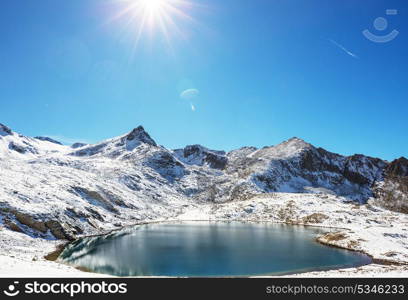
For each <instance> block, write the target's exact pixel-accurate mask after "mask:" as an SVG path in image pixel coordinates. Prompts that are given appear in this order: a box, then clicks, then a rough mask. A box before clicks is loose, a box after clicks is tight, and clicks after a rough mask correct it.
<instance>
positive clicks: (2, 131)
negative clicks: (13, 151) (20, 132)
mask: <svg viewBox="0 0 408 300" xmlns="http://www.w3.org/2000/svg"><path fill="white" fill-rule="evenodd" d="M11 134H13V132H12V131H11V129H10V128H8V127H7V126H6V125H3V124H1V123H0V136H6V135H11Z"/></svg>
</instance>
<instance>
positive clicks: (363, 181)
mask: <svg viewBox="0 0 408 300" xmlns="http://www.w3.org/2000/svg"><path fill="white" fill-rule="evenodd" d="M407 178H408V161H407V160H406V159H405V158H401V159H399V160H396V161H394V162H391V163H389V162H387V161H384V160H381V159H378V158H372V157H367V156H364V155H353V156H341V155H338V154H335V153H331V152H328V151H326V150H324V149H322V148H316V147H314V146H313V145H311V144H308V143H306V142H305V141H303V140H301V139H299V138H292V139H290V140H288V141H285V142H283V143H281V144H279V145H276V146H271V147H264V148H262V149H257V148H254V147H244V148H240V149H237V150H233V151H231V152H228V153H226V152H224V151H216V150H210V149H208V148H206V147H203V146H201V145H191V146H187V147H185V148H183V149H177V150H170V149H166V148H164V147H162V146H159V145H158V144H157V143H156V142H155V141H154V140H153V139H152V138H151V137H150V135H149V134H148V133H147V132H146V131H145V130H144V128H143V127H142V126H139V127H137V128H135V129H134V130H132V131H131V132H129V133H127V134H125V135H122V136H119V137H115V138H112V139H109V140H105V141H102V142H100V143H97V144H93V145H86V144H81V143H77V144H75V145H72V146H65V145H62V144H60V143H59V142H57V141H55V140H52V139H50V138H47V137H37V138H30V137H26V136H23V135H20V134H18V133H15V132H13V131H12V130H11V129H10V128H8V127H7V126H5V125H2V124H0V223H2V224H3V225H4V226H7V227H8V228H10V229H13V230H16V231H22V232H25V233H28V234H30V235H33V236H40V237H46V238H53V237H56V238H65V239H72V238H73V237H74V236H75V235H78V234H82V233H92V232H98V231H100V230H102V229H104V230H106V229H112V228H115V227H120V226H122V225H125V224H130V223H132V222H136V221H140V220H149V219H157V218H166V217H172V216H176V215H178V214H180V212H182V211H183V209H184V208H186V207H190V206H197V205H200V204H203V203H214V202H215V203H218V202H227V201H239V200H245V199H249V198H251V197H253V196H255V195H258V194H263V193H272V192H289V193H291V192H297V193H330V194H336V195H339V196H343V197H345V198H344V199H348V201H357V202H361V203H363V202H366V201H367V200H368V199H370V198H373V201H377V202H378V203H380V204H381V205H383V206H384V207H387V208H390V209H394V210H400V211H405V212H406V211H408V210H407V208H408V205H407V202H408V199H407V197H408V196H407V195H408V188H407V187H408V183H407Z"/></svg>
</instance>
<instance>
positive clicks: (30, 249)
mask: <svg viewBox="0 0 408 300" xmlns="http://www.w3.org/2000/svg"><path fill="white" fill-rule="evenodd" d="M187 220H194V221H244V222H273V223H286V224H293V225H305V226H316V227H324V228H327V229H330V230H329V231H330V232H329V233H328V234H326V235H323V236H320V237H319V238H318V240H319V242H321V243H324V244H327V245H331V246H336V247H341V248H345V249H349V250H353V251H360V252H363V253H365V254H367V255H369V256H371V257H372V258H373V259H374V263H373V264H370V265H365V266H361V267H358V268H348V269H338V270H330V271H319V272H307V273H300V274H294V275H288V276H285V277H294V276H295V277H408V238H407V237H408V232H407V228H408V226H407V225H408V216H407V215H404V214H400V213H394V212H390V211H388V210H384V209H381V208H378V207H373V206H371V205H369V204H368V205H355V204H354V203H347V201H345V200H344V199H340V198H339V197H336V196H333V195H315V194H293V193H290V194H286V193H279V194H278V193H276V194H263V195H258V196H256V197H253V198H251V199H248V200H243V201H237V202H229V203H224V204H201V205H192V206H189V207H185V208H184V209H183V211H181V212H180V213H179V214H178V215H177V216H175V217H174V218H166V219H160V220H152V222H163V221H187ZM128 225H129V226H131V225H132V224H131V223H129V224H128ZM109 231H110V230H106V231H103V232H101V234H105V233H107V232H109ZM0 240H1V245H0V276H1V277H10V276H12V277H29V276H32V277H109V276H107V275H103V274H95V273H88V272H83V271H81V270H78V269H76V268H74V267H71V266H67V265H65V264H61V263H58V262H54V261H49V260H47V259H45V258H44V257H45V256H46V255H47V254H49V253H50V252H52V251H54V250H55V249H56V247H57V246H58V245H59V244H61V243H62V242H61V241H50V240H44V239H39V238H33V237H30V236H28V235H26V234H23V233H18V232H13V231H10V230H8V229H6V228H1V229H0ZM376 262H381V264H378V263H376ZM263 277H264V276H263ZM272 277H273V276H272Z"/></svg>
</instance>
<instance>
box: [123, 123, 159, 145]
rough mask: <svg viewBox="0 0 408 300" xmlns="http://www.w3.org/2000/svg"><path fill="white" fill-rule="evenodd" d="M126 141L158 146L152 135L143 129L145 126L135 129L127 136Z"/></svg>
mask: <svg viewBox="0 0 408 300" xmlns="http://www.w3.org/2000/svg"><path fill="white" fill-rule="evenodd" d="M126 140H128V141H133V140H138V141H140V142H143V143H146V144H149V145H152V146H157V144H156V142H155V141H154V140H153V139H152V138H151V137H150V135H149V134H148V133H147V132H146V130H145V129H144V128H143V126H138V127H136V128H135V129H133V130H132V131H131V132H129V133H128V134H127V135H126Z"/></svg>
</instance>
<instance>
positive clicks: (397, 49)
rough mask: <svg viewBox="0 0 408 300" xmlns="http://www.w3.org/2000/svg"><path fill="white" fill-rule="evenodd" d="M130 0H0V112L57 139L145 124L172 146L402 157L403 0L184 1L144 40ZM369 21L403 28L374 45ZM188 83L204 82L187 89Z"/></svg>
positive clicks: (407, 59) (405, 126)
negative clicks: (295, 140) (294, 147)
mask: <svg viewBox="0 0 408 300" xmlns="http://www.w3.org/2000/svg"><path fill="white" fill-rule="evenodd" d="M132 1H135V0H130V1H127V0H41V1H38V0H19V1H16V0H2V1H1V10H0V38H1V41H0V68H1V71H0V122H2V123H5V124H7V125H8V126H10V127H11V128H12V129H13V130H15V131H18V132H20V133H22V134H25V135H30V136H34V135H48V136H54V137H55V136H59V137H60V138H61V139H63V140H64V141H65V142H69V141H71V140H84V141H90V142H97V141H99V140H102V139H105V138H110V137H113V136H117V135H120V134H123V133H125V132H127V131H130V130H131V129H132V128H134V127H136V126H138V125H140V124H141V125H143V126H144V127H145V128H146V130H147V131H148V132H149V133H150V134H151V135H152V137H153V138H154V139H155V140H156V141H157V142H158V143H159V144H162V145H164V146H166V147H169V148H177V147H183V146H185V145H187V144H195V143H200V144H203V145H205V146H207V147H210V148H215V149H225V150H231V149H234V148H238V147H241V146H245V145H252V146H257V147H262V146H265V145H274V144H277V143H279V142H281V141H283V140H285V139H288V138H290V137H292V136H297V137H300V138H303V139H304V140H306V141H308V142H310V143H312V144H314V145H317V146H321V147H324V148H326V149H328V150H330V151H333V152H338V153H341V154H353V153H364V154H367V155H371V156H376V157H381V158H384V159H389V160H391V159H394V158H397V157H399V156H408V138H407V135H408V134H407V133H408V76H407V70H408V55H407V53H408V30H407V29H408V17H407V15H408V2H407V1H406V0H401V1H392V0H384V1H379V0H378V1H377V0H372V1H360V0H341V1H340V0H332V1H326V0H308V1H304V0H223V1H219V0H217V1H216V0H207V1H203V0H184V1H188V2H191V3H192V4H193V6H192V5H178V6H177V8H178V9H180V10H181V11H182V12H183V13H185V14H188V15H189V16H190V17H191V19H187V18H184V17H181V16H178V15H173V14H171V15H170V21H172V22H174V23H175V24H176V25H177V28H178V30H176V28H175V27H174V26H170V25H171V22H169V19H168V21H167V22H165V23H164V26H165V29H167V30H168V32H169V34H168V35H167V36H166V35H165V34H164V33H163V31H162V30H160V28H159V27H158V24H153V25H152V26H146V27H145V28H144V29H143V30H142V32H141V34H140V35H139V39H137V37H138V30H139V28H140V20H141V17H142V16H141V14H138V13H137V12H136V10H132V11H130V13H129V12H128V13H127V14H123V15H122V16H120V17H118V13H119V12H120V11H123V10H124V9H126V7H128V6H129V5H131V2H132ZM390 8H392V9H398V15H386V14H385V10H386V9H390ZM114 16H117V17H114ZM156 17H157V15H156ZM377 17H385V18H386V19H387V20H388V22H389V23H388V28H387V29H385V30H383V31H382V32H380V31H378V30H376V29H375V28H374V27H373V21H374V20H375V19H376V18H377ZM153 23H154V22H153ZM156 23H157V19H156ZM364 29H369V30H370V31H372V32H373V33H375V34H378V35H380V34H381V35H384V34H387V33H389V32H391V31H392V30H393V29H396V30H398V31H399V32H400V34H399V35H398V36H397V38H396V39H395V40H393V41H391V42H388V43H382V44H379V43H374V42H371V41H369V40H368V39H366V38H365V37H364V36H363V35H362V31H363V30H364ZM186 89H196V90H197V91H199V92H198V94H197V92H195V93H193V94H192V95H191V97H190V98H189V97H185V98H181V97H180V93H181V92H182V91H184V90H186ZM190 102H191V103H190ZM191 104H192V105H194V108H195V110H193V109H192V106H191Z"/></svg>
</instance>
